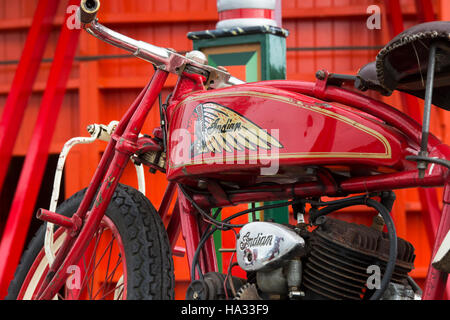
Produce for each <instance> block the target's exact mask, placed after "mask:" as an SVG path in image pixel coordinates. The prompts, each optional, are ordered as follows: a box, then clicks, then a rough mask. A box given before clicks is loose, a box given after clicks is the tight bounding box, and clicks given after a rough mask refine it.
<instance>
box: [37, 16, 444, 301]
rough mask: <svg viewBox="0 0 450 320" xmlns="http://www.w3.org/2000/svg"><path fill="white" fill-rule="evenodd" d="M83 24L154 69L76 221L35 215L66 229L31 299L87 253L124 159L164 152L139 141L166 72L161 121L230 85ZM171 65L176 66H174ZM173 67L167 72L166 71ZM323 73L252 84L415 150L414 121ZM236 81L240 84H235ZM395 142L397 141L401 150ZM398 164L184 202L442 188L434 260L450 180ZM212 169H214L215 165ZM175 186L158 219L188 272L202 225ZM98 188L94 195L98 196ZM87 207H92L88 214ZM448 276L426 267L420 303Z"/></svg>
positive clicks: (203, 262)
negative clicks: (344, 114)
mask: <svg viewBox="0 0 450 320" xmlns="http://www.w3.org/2000/svg"><path fill="white" fill-rule="evenodd" d="M89 26H90V27H89V28H88V29H87V30H88V31H89V32H90V33H92V34H94V35H95V36H97V37H100V38H102V39H103V40H105V41H107V42H109V43H112V44H114V45H116V46H119V47H122V48H125V49H128V50H130V51H132V52H135V54H136V55H137V56H139V57H141V58H144V59H147V60H149V61H152V62H154V63H155V64H156V66H157V67H158V68H157V69H156V71H155V74H154V75H153V78H152V79H151V81H150V82H149V84H148V85H147V86H146V87H145V88H144V90H143V91H142V92H141V93H140V95H139V96H138V97H137V99H136V100H135V101H134V103H133V104H132V105H131V106H130V108H129V109H128V111H127V112H126V114H125V115H124V116H123V118H122V119H121V120H120V122H119V124H118V126H117V128H116V129H115V131H114V133H113V134H112V136H111V140H110V142H109V143H108V146H107V148H106V150H105V152H104V154H103V156H102V159H101V162H100V164H99V166H98V168H97V170H96V172H95V175H94V176H93V178H92V181H91V183H90V185H89V188H88V189H87V192H86V195H85V197H84V199H83V201H82V203H81V205H80V207H79V209H78V211H77V212H76V213H75V215H74V216H73V217H72V218H71V219H68V218H65V217H62V216H60V215H58V214H57V213H53V212H49V211H47V210H43V209H41V210H40V212H39V213H38V216H39V217H40V218H41V219H42V220H45V221H48V222H53V223H55V224H57V225H60V226H62V227H64V228H65V229H66V230H67V237H66V238H65V240H64V243H63V245H62V247H61V248H60V250H59V252H58V254H57V255H56V260H55V261H54V263H53V264H52V266H51V267H50V269H49V271H48V275H52V276H51V277H46V278H45V280H44V281H43V283H41V285H40V289H39V290H38V291H37V292H36V294H35V298H36V299H43V300H45V299H51V298H52V297H54V296H55V294H57V292H58V290H59V289H60V288H61V286H62V285H63V284H64V281H65V280H66V278H67V274H66V272H65V270H67V268H68V267H69V266H70V265H74V264H76V263H77V261H78V260H79V259H80V258H81V256H82V254H83V252H84V251H85V250H86V248H87V246H88V244H89V242H90V240H91V239H92V237H93V234H94V232H95V230H96V229H97V228H98V226H99V225H100V222H101V220H102V218H103V216H104V214H105V210H106V208H107V206H108V204H109V203H110V200H111V198H112V196H113V193H114V190H115V188H116V186H117V184H118V182H119V180H120V177H121V175H122V173H123V170H124V169H125V167H126V165H127V163H128V161H129V160H130V157H133V156H135V155H139V154H144V153H147V152H154V153H162V152H164V151H165V150H164V146H163V145H162V144H161V143H160V141H161V140H165V139H166V138H165V135H164V128H162V130H157V131H155V135H156V136H157V137H156V138H149V137H147V136H139V134H140V132H141V129H142V127H143V125H144V122H145V121H146V118H147V115H148V114H149V111H150V110H151V109H152V107H153V106H154V104H155V102H156V100H157V98H158V96H159V94H160V92H161V90H162V88H163V85H164V83H165V81H166V80H167V77H168V74H169V72H176V73H177V74H179V79H178V82H177V84H176V86H175V89H174V91H173V93H172V96H171V99H170V103H169V105H168V108H167V114H165V119H164V120H166V119H171V116H172V114H171V112H173V110H174V108H175V106H177V105H178V104H179V103H180V102H181V101H182V100H183V99H184V98H185V97H186V96H187V95H188V94H191V93H193V92H196V93H199V92H200V95H201V94H202V93H201V92H204V91H205V90H206V89H205V82H207V84H209V85H210V86H211V87H213V84H214V81H215V83H216V84H217V83H221V82H222V83H226V82H233V79H232V78H231V80H232V81H230V78H229V75H228V74H227V73H226V72H224V71H223V70H218V69H214V68H209V69H207V67H206V66H203V65H201V66H202V68H203V70H205V68H206V70H208V71H211V74H214V75H215V78H214V77H213V78H212V77H211V76H210V77H209V78H207V77H205V76H203V75H198V74H197V75H193V74H192V73H188V72H185V71H182V70H181V69H180V66H183V65H185V64H186V58H184V57H181V56H178V55H176V54H175V53H172V52H170V51H167V52H162V53H161V54H160V53H158V50H157V49H155V48H153V47H152V46H150V45H147V44H145V45H143V44H142V43H137V42H136V41H134V40H132V39H129V38H126V39H124V37H123V36H121V35H118V34H117V33H114V32H113V31H111V30H109V29H106V28H104V27H103V26H101V25H100V24H97V23H96V22H92V23H91V24H90V25H89ZM138 49H139V50H138ZM167 54H168V55H167ZM164 55H166V56H164ZM177 59H178V60H179V63H176V61H177ZM183 59H184V60H183ZM188 60H189V59H188ZM167 61H170V63H166V62H167ZM189 62H190V63H192V64H193V65H195V64H198V63H199V62H198V61H195V60H189ZM168 66H170V67H168ZM171 67H172V68H173V69H170V68H171ZM324 74H325V77H324V78H323V79H322V80H318V81H317V82H316V83H310V82H301V81H264V82H260V83H253V84H252V88H258V90H259V92H263V93H264V92H267V93H270V92H272V90H274V89H279V90H287V91H290V92H292V93H295V94H302V95H306V96H309V97H314V98H317V99H320V101H331V102H333V103H340V104H343V105H346V106H349V107H352V108H355V109H358V110H360V111H361V112H363V113H365V114H368V115H370V116H373V117H376V118H377V119H379V120H381V121H383V122H385V123H387V124H389V125H390V126H392V127H393V128H395V129H397V130H398V131H399V132H401V133H402V134H403V135H404V136H405V137H406V139H408V140H409V141H412V143H414V144H415V145H418V146H420V144H421V138H422V127H421V126H420V125H419V124H418V123H416V122H415V121H414V120H412V119H411V118H410V117H408V116H407V115H405V114H403V113H401V112H400V111H398V110H396V109H395V108H393V107H391V106H389V105H387V104H384V103H382V102H380V101H376V100H374V99H372V98H370V97H367V96H365V95H362V94H359V93H356V92H353V91H350V90H346V89H343V88H341V87H336V86H332V85H328V82H327V80H328V79H327V73H326V72H324ZM211 79H213V80H211ZM235 83H238V82H236V81H235ZM246 86H247V85H246V84H242V85H239V86H237V87H236V88H241V87H243V88H245V87H246ZM250 99H251V98H250ZM168 123H170V121H168ZM332 133H333V132H331V131H330V132H326V131H325V132H323V134H324V135H327V134H332ZM401 144H402V143H401V142H399V145H401ZM427 151H428V153H429V155H430V157H437V158H440V159H446V160H450V147H449V146H447V145H445V144H442V143H441V142H440V141H439V140H438V139H437V138H435V137H434V136H432V135H430V136H429V140H428V145H427ZM334 160H335V161H336V163H339V161H340V159H339V158H336V159H334ZM398 161H401V162H403V163H405V166H404V169H403V170H401V171H398V172H391V173H382V174H377V175H373V176H369V177H350V178H348V179H346V180H343V181H339V182H338V181H335V180H334V179H332V178H331V177H330V176H327V175H326V174H319V180H318V181H315V182H303V183H294V184H285V185H280V186H278V189H277V191H274V190H273V187H272V186H270V187H268V186H265V187H260V186H259V187H254V188H253V189H252V188H251V187H250V188H247V190H245V191H243V192H234V193H232V194H229V195H225V194H223V193H222V192H221V190H220V189H215V188H214V186H211V189H210V191H211V190H212V192H211V194H212V196H213V200H211V198H210V197H208V196H205V195H204V194H202V193H193V194H191V195H190V197H191V198H192V199H193V200H194V202H195V203H196V204H197V205H198V206H201V207H202V208H203V209H204V210H209V209H211V208H214V207H224V206H229V205H231V204H237V203H248V202H258V201H272V200H273V201H274V200H283V199H291V198H293V197H303V198H306V197H319V196H342V195H343V194H344V195H347V194H356V193H369V192H372V191H389V190H395V189H401V188H415V187H437V186H444V187H445V188H444V197H443V202H444V203H443V211H442V217H441V221H440V225H439V229H438V232H437V238H436V239H435V246H434V248H433V255H434V254H435V253H436V252H437V249H438V248H439V245H440V244H441V242H442V240H443V238H444V237H445V235H446V233H447V231H448V230H449V228H450V177H449V174H448V170H446V169H444V168H443V167H441V166H436V167H435V168H434V170H432V171H431V172H430V171H427V172H426V174H425V176H424V177H419V171H418V170H417V168H416V167H415V166H413V165H411V164H409V165H408V164H407V161H406V160H405V159H401V158H399V159H398ZM311 162H312V163H314V160H311ZM211 166H214V164H212V165H211ZM236 166H238V165H236ZM153 168H154V169H156V170H162V171H164V170H163V169H162V168H160V167H158V166H157V165H153ZM211 168H213V167H211ZM197 174H201V173H197ZM179 181H181V180H179V179H176V180H173V181H170V182H169V184H168V187H167V189H166V192H165V195H164V198H163V200H162V203H161V206H160V208H159V210H158V213H159V215H160V216H161V218H163V219H164V218H165V217H166V216H168V215H169V214H171V216H172V217H171V220H170V223H169V225H168V227H167V233H168V237H169V241H170V243H171V245H172V249H174V248H175V242H176V240H177V238H178V235H179V233H180V232H182V234H183V237H184V239H185V242H186V253H187V258H188V262H189V265H190V266H191V265H192V261H193V259H194V253H195V251H196V249H197V247H198V246H199V241H200V233H199V225H202V224H203V223H204V222H203V221H202V219H201V217H199V216H198V215H196V212H197V209H196V208H195V207H194V206H193V205H192V202H191V201H190V200H192V199H189V198H187V197H186V195H185V194H184V193H183V192H181V190H180V189H179V188H180V187H179V186H178V183H179ZM97 190H98V194H97V195H96V192H97ZM175 194H177V197H178V200H177V204H176V205H175V207H174V209H173V212H171V213H170V207H171V206H170V204H171V201H172V199H173V197H174V196H175ZM94 197H95V199H94ZM92 202H93V203H94V205H93V206H92V209H91V210H89V206H90V204H91V203H92ZM202 252H203V254H202V255H200V258H199V259H200V260H199V263H200V266H201V268H202V271H203V272H215V271H217V270H218V266H217V260H216V253H215V250H214V244H213V242H212V239H211V238H210V239H209V240H208V241H207V242H206V243H205V245H204V247H203V251H202ZM446 278H447V274H445V273H443V272H440V271H437V270H436V269H434V268H433V267H432V266H431V264H430V268H429V272H428V275H427V278H426V284H425V290H424V292H423V299H439V298H441V297H442V294H443V292H444V289H445V285H446Z"/></svg>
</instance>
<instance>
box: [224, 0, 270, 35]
mask: <svg viewBox="0 0 450 320" xmlns="http://www.w3.org/2000/svg"><path fill="white" fill-rule="evenodd" d="M276 5H277V0H217V11H218V12H219V22H218V23H217V25H216V28H217V29H227V28H233V27H254V26H267V25H269V26H277V22H276V17H275V8H276Z"/></svg>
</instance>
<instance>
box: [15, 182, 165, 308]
mask: <svg viewBox="0 0 450 320" xmlns="http://www.w3.org/2000/svg"><path fill="white" fill-rule="evenodd" d="M85 192H86V189H85V190H82V191H80V192H78V193H76V194H75V195H73V196H72V197H71V198H69V199H68V200H66V201H65V202H63V203H62V204H61V206H60V207H59V208H58V210H57V212H58V213H60V214H63V215H65V216H72V215H73V214H74V213H75V212H76V210H77V209H78V207H79V205H80V203H81V200H82V199H83V197H84V194H85ZM44 236H45V224H44V225H43V226H41V228H40V229H39V230H38V232H37V233H36V235H35V237H34V238H33V240H32V241H31V242H30V244H29V246H28V249H27V250H26V251H25V252H24V254H23V256H22V260H21V263H20V265H19V267H18V268H17V270H16V274H15V278H14V280H13V281H12V282H11V283H10V286H9V289H8V296H7V297H6V299H9V300H27V299H32V298H33V295H34V294H35V293H36V287H37V284H38V283H39V281H40V280H42V279H43V277H45V274H46V270H47V268H48V262H47V259H46V257H45V253H44V249H43V244H44ZM64 236H65V233H64V232H63V230H62V228H58V229H56V230H55V235H54V246H55V248H54V249H55V250H57V248H58V246H60V245H61V243H62V240H63V239H64ZM80 260H81V261H80V262H79V263H78V265H77V267H78V271H79V270H81V273H80V272H79V275H80V276H81V277H80V279H78V282H76V281H75V280H77V279H71V280H70V281H72V282H68V283H66V285H65V286H64V287H63V289H61V290H60V292H59V293H58V295H57V296H56V297H55V299H80V300H81V299H87V300H97V299H124V300H125V299H126V300H165V299H174V271H173V260H172V253H171V249H170V244H169V241H168V237H167V233H166V230H165V228H164V225H163V224H162V221H161V219H160V217H159V215H158V213H157V211H156V210H155V208H154V207H153V206H152V204H151V203H150V201H149V200H148V199H147V198H146V197H145V196H144V195H143V194H142V193H140V192H139V191H138V190H136V189H134V188H131V187H129V186H125V185H122V184H119V185H118V186H117V189H116V191H115V193H114V195H113V198H112V200H111V203H110V204H109V206H108V208H107V210H106V215H105V217H104V218H103V220H102V223H101V226H100V227H99V230H97V232H96V234H95V236H94V238H93V240H92V241H91V244H90V245H89V248H88V249H87V250H86V252H85V254H84V256H83V258H82V259H80ZM105 270H106V271H105ZM108 272H110V273H111V274H110V273H108ZM75 274H76V273H75ZM73 281H75V282H73ZM71 283H72V284H73V283H76V284H77V286H76V290H73V288H71V287H70V286H71V285H70V284H71ZM68 287H69V288H68Z"/></svg>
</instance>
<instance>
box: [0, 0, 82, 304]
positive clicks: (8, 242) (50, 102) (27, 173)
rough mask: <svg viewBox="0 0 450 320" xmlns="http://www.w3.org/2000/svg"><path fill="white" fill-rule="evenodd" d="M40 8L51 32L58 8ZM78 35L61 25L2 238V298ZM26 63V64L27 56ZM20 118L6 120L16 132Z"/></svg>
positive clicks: (7, 142) (41, 170)
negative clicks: (51, 25) (28, 147)
mask: <svg viewBox="0 0 450 320" xmlns="http://www.w3.org/2000/svg"><path fill="white" fill-rule="evenodd" d="M76 4H78V1H77V0H70V1H69V2H68V5H76ZM40 6H43V7H42V9H41V8H39V9H40V10H46V11H49V12H48V13H46V15H45V16H44V21H45V24H46V25H47V29H48V25H49V23H50V22H51V20H52V19H51V18H52V17H53V16H54V14H55V11H54V10H55V8H57V5H56V3H54V2H53V3H51V1H50V3H49V2H47V1H44V2H41V3H40ZM37 13H38V15H37V16H36V21H39V20H40V19H42V18H41V17H40V14H41V13H40V11H39V10H38V12H37ZM67 17H69V15H67ZM37 23H38V22H37ZM36 28H37V26H36ZM32 30H33V27H32ZM33 31H34V30H33ZM42 36H44V37H46V36H48V30H47V31H46V32H44V33H43V34H41V31H40V30H38V31H37V32H36V34H33V33H32V34H30V38H29V40H28V41H29V44H30V46H31V45H32V44H33V43H34V42H35V41H36V42H37V43H36V44H37V45H38V47H41V46H42V44H41V43H40V41H41V37H42ZM79 36H80V29H69V28H68V26H67V24H65V23H64V24H63V25H62V28H61V35H60V37H59V40H58V45H57V47H56V52H55V60H54V61H53V64H52V68H51V70H50V74H49V77H48V82H47V87H46V90H45V92H44V96H43V98H42V102H41V108H40V110H39V115H38V119H37V122H36V127H35V128H34V132H33V138H32V140H31V143H30V149H29V150H28V153H27V156H26V158H25V163H24V166H23V169H22V173H21V175H20V179H19V184H18V186H17V189H16V193H15V196H14V199H13V202H12V206H11V210H10V214H9V218H8V222H7V224H6V226H5V230H4V232H3V237H2V240H1V243H0V257H8V258H7V259H0V297H2V296H4V295H5V294H6V290H7V285H8V284H9V281H10V280H11V279H12V277H13V275H14V270H15V267H16V266H17V264H18V263H19V260H20V257H21V251H22V248H23V246H24V242H25V238H26V235H27V231H28V225H29V223H30V221H31V216H32V214H34V203H35V201H36V198H37V195H38V192H39V189H40V182H41V181H42V176H43V174H44V170H45V165H46V162H47V157H48V150H49V147H50V143H51V139H52V136H53V133H54V130H55V126H56V121H57V119H58V114H59V110H60V108H61V104H62V100H63V98H64V94H65V90H66V85H67V80H68V78H69V74H70V72H71V70H72V62H73V59H74V57H75V54H76V49H77V47H78V38H79ZM34 37H37V39H35V38H34ZM44 46H45V42H44ZM42 49H43V48H42ZM42 49H41V50H39V49H38V53H37V54H39V53H41V54H42V52H43V51H42ZM33 51H34V48H29V51H25V52H33ZM36 58H37V57H35V58H34V59H36ZM22 59H24V58H22ZM24 61H27V58H26V57H25V60H24ZM38 61H39V60H35V61H33V62H34V63H35V66H34V67H33V69H34V70H37V68H36V63H37V62H38ZM28 72H29V71H28V70H27V69H25V68H24V69H20V70H18V75H17V77H18V78H20V77H21V73H28ZM33 80H34V79H33V78H30V79H29V81H24V82H23V83H20V84H17V86H16V87H14V86H13V93H15V91H14V90H18V91H19V92H20V91H21V88H22V86H24V88H25V90H27V91H28V92H29V88H30V87H31V85H32V84H33ZM27 88H28V89H27ZM25 94H26V93H25ZM25 105H26V104H24V103H23V102H22V103H21V104H20V105H16V104H14V101H12V102H11V108H13V109H14V112H15V111H16V110H15V107H18V109H19V111H18V114H19V115H20V114H22V115H23V110H24V107H25ZM7 107H8V106H7ZM6 110H8V109H6ZM6 116H7V114H6ZM19 117H20V116H18V117H17V120H18V121H13V120H11V119H6V120H5V122H6V124H8V125H14V126H15V128H16V130H15V132H16V133H17V131H18V130H17V128H19V124H20V122H21V121H20V120H21V119H19ZM11 133H12V135H11V137H10V136H9V132H6V133H5V135H4V136H3V139H1V137H0V143H2V144H5V145H6V147H5V149H6V150H7V151H6V152H8V151H9V152H11V151H12V146H13V145H14V144H13V143H12V144H11V142H14V138H15V136H16V135H15V134H14V130H12V132H11ZM5 163H6V165H7V164H8V161H7V159H6V158H5ZM4 165H5V164H3V162H2V166H4ZM3 170H4V168H0V178H1V175H2V171H3ZM0 183H1V181H0Z"/></svg>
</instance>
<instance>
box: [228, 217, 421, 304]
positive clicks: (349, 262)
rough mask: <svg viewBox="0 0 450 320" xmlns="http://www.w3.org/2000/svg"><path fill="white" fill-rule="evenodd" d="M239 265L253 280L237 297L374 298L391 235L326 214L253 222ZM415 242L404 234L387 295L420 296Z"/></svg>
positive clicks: (242, 241)
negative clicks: (298, 221)
mask: <svg viewBox="0 0 450 320" xmlns="http://www.w3.org/2000/svg"><path fill="white" fill-rule="evenodd" d="M236 251H237V252H236V254H237V261H238V263H239V266H240V267H241V268H242V269H244V270H246V271H247V272H248V274H249V275H250V276H249V279H250V278H253V279H254V280H253V281H249V282H248V283H246V284H245V285H244V286H242V287H241V288H240V290H239V291H238V293H237V299H299V300H303V299H305V300H310V299H315V300H317V299H333V300H341V299H350V300H363V299H368V298H369V297H370V296H371V295H372V294H373V292H374V291H375V289H377V285H378V286H379V283H380V278H381V277H382V274H383V272H384V269H385V267H386V264H387V261H388V254H389V240H388V237H387V235H386V233H383V232H381V231H379V230H377V229H375V228H372V227H367V226H363V225H357V224H354V223H348V222H345V221H341V220H337V219H331V218H329V217H323V219H321V223H320V224H319V226H318V227H317V228H316V229H314V230H313V231H311V232H309V231H308V230H307V229H306V227H301V226H300V227H298V226H297V227H294V226H286V225H280V224H277V223H272V222H252V223H249V224H247V225H245V226H244V227H243V228H242V229H241V231H240V233H239V238H238V241H237V244H236ZM414 258H415V255H414V247H413V246H412V245H411V243H409V242H407V241H405V240H403V239H400V238H399V239H398V255H397V261H396V265H395V269H394V272H393V275H392V277H391V281H390V283H389V286H388V288H387V289H386V291H385V292H384V295H383V299H386V300H413V299H417V298H420V294H421V292H420V289H419V288H418V287H417V285H416V284H415V283H414V281H412V279H411V278H410V277H409V276H408V273H409V272H410V271H411V270H412V269H413V268H414Z"/></svg>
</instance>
